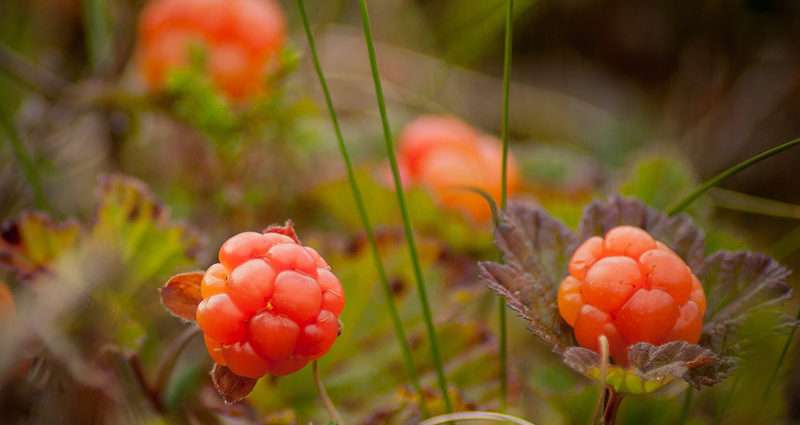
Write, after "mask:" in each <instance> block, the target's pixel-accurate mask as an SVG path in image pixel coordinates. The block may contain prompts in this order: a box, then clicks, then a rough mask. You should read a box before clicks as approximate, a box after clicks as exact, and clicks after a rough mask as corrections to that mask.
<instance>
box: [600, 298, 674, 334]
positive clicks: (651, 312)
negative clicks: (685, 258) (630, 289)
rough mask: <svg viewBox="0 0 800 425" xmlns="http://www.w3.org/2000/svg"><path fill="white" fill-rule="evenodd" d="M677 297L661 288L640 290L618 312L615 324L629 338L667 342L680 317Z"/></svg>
mask: <svg viewBox="0 0 800 425" xmlns="http://www.w3.org/2000/svg"><path fill="white" fill-rule="evenodd" d="M678 315H679V310H678V306H677V305H676V304H675V299H674V298H672V296H670V295H669V294H668V293H666V292H664V291H662V290H660V289H640V290H638V291H636V292H635V293H634V294H633V296H631V298H630V299H629V300H628V302H627V303H625V305H623V306H622V308H620V309H619V311H618V312H617V318H616V320H615V321H614V323H615V324H616V325H617V329H619V331H620V332H621V333H622V335H623V336H624V338H625V341H626V342H628V343H634V342H649V343H651V344H656V345H658V344H663V343H664V342H667V337H668V336H669V333H670V331H671V330H672V327H673V326H675V322H676V321H677V320H678Z"/></svg>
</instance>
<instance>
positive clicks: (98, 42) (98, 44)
mask: <svg viewBox="0 0 800 425" xmlns="http://www.w3.org/2000/svg"><path fill="white" fill-rule="evenodd" d="M82 3H83V22H84V28H85V31H86V50H87V52H88V53H89V63H90V64H91V66H92V70H94V71H97V70H98V69H100V67H101V65H102V64H103V63H104V62H105V60H106V59H107V58H108V56H109V54H110V51H111V44H110V43H109V40H110V39H109V37H110V31H109V25H108V15H107V13H108V10H107V8H106V3H105V0H83V1H82Z"/></svg>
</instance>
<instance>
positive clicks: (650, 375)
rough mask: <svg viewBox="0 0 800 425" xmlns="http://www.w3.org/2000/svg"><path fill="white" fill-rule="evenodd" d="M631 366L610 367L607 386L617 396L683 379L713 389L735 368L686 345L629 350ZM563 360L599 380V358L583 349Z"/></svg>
mask: <svg viewBox="0 0 800 425" xmlns="http://www.w3.org/2000/svg"><path fill="white" fill-rule="evenodd" d="M628 358H629V366H628V367H627V368H626V367H622V366H620V365H613V364H612V365H609V368H608V371H607V374H606V383H607V384H608V385H611V386H612V387H613V388H614V389H615V390H616V391H618V392H625V393H633V394H644V393H650V392H653V391H656V390H658V389H660V388H662V387H663V386H664V385H667V384H669V383H671V382H673V381H674V380H676V379H683V380H684V381H686V382H687V383H689V384H690V385H692V386H693V387H695V388H700V387H702V386H712V385H714V384H716V383H719V382H720V381H722V380H723V379H725V378H726V377H727V376H728V374H729V373H730V371H731V370H732V368H733V365H734V361H733V359H732V358H730V357H722V358H721V357H720V356H718V355H717V354H715V353H714V352H713V351H711V350H709V349H708V348H704V347H701V346H699V345H696V344H689V343H687V342H685V341H673V342H668V343H666V344H663V345H659V346H655V345H652V344H647V343H638V344H634V345H632V346H630V347H629V349H628ZM562 359H563V360H564V363H566V364H567V366H569V367H571V368H572V369H574V370H575V371H577V372H580V373H581V374H583V375H585V376H587V377H589V378H592V379H600V356H599V355H598V354H597V353H595V352H594V351H592V350H589V349H586V348H583V347H569V348H567V349H566V350H565V351H564V354H563V355H562Z"/></svg>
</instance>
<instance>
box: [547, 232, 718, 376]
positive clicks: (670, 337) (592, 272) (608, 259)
mask: <svg viewBox="0 0 800 425" xmlns="http://www.w3.org/2000/svg"><path fill="white" fill-rule="evenodd" d="M705 309H706V297H705V293H704V292H703V287H702V285H701V284H700V281H699V280H698V279H697V277H696V276H695V275H694V274H693V273H692V271H691V269H689V267H688V266H687V265H686V263H685V262H684V261H683V260H682V259H681V258H680V257H679V256H678V255H677V254H675V252H673V251H672V250H671V249H669V248H668V247H667V246H666V245H664V244H663V243H661V242H658V241H656V240H655V239H653V237H652V236H650V234H648V233H647V232H646V231H644V230H642V229H640V228H637V227H632V226H619V227H615V228H613V229H611V230H609V231H608V233H606V234H605V237H602V238H601V237H599V236H595V237H592V238H589V239H587V240H586V241H584V242H583V244H581V245H580V246H579V247H578V248H577V249H576V250H575V252H574V253H573V255H572V259H571V260H570V262H569V276H567V277H566V278H565V279H564V280H563V281H562V282H561V286H560V287H559V290H558V311H559V312H560V314H561V317H562V318H563V319H564V320H565V321H566V322H567V323H568V324H569V325H570V326H572V327H573V330H574V332H575V339H576V340H577V341H578V344H580V345H581V346H583V347H586V348H589V349H592V350H595V351H599V347H598V342H597V338H598V337H599V336H600V335H605V336H606V338H608V341H609V351H610V353H611V356H612V357H613V359H614V361H615V362H616V363H619V364H623V365H624V364H627V349H628V346H630V345H631V344H635V343H637V342H648V343H651V344H656V345H658V344H663V343H666V342H669V341H675V340H683V341H687V342H690V343H697V341H698V340H699V339H700V332H701V330H702V327H703V315H704V314H705Z"/></svg>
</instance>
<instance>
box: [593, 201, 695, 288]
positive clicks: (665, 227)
mask: <svg viewBox="0 0 800 425" xmlns="http://www.w3.org/2000/svg"><path fill="white" fill-rule="evenodd" d="M620 225H629V226H636V227H640V228H642V229H644V230H646V231H647V232H649V233H650V234H651V235H653V237H654V238H656V239H657V240H659V241H661V242H663V243H665V244H667V245H668V246H669V247H670V248H672V249H673V250H674V251H675V252H676V253H677V254H678V255H680V256H681V257H682V258H683V259H684V260H685V261H686V262H687V264H689V266H690V267H691V268H692V270H694V271H695V273H696V272H697V271H699V270H700V268H701V267H702V265H703V257H704V253H703V244H704V239H705V237H704V236H703V232H702V231H701V230H700V229H699V228H698V227H697V226H695V225H694V223H693V222H692V220H691V218H690V217H689V216H688V215H686V214H679V215H676V216H672V217H670V216H668V215H666V214H664V213H662V212H660V211H658V210H656V209H654V208H650V207H648V206H647V205H645V204H644V203H642V202H641V201H639V200H636V199H629V198H621V197H617V196H615V197H612V198H610V199H608V200H607V201H595V202H592V203H591V204H590V205H589V206H588V207H587V208H586V210H585V211H584V213H583V218H582V219H581V224H580V229H579V231H578V234H579V235H580V240H581V241H584V240H586V239H589V238H590V237H592V236H602V235H604V234H605V233H606V232H608V231H609V230H611V229H612V228H614V227H616V226H620Z"/></svg>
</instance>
